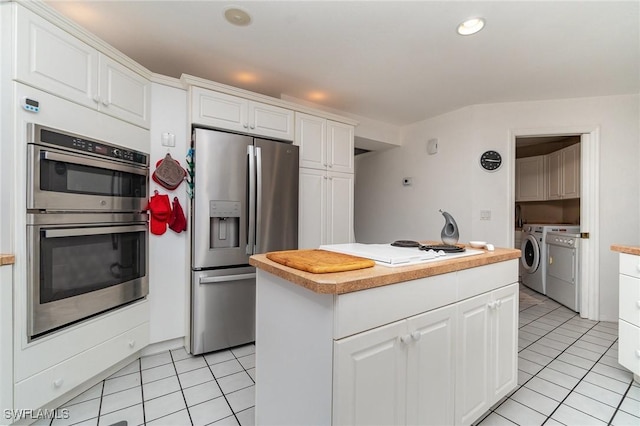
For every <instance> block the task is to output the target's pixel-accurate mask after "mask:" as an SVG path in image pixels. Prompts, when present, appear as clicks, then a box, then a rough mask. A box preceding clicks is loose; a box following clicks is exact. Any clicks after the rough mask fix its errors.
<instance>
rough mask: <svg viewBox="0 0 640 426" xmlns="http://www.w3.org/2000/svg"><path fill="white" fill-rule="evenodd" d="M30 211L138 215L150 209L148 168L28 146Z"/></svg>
mask: <svg viewBox="0 0 640 426" xmlns="http://www.w3.org/2000/svg"><path fill="white" fill-rule="evenodd" d="M27 149H28V163H27V173H28V175H27V209H29V210H48V211H61V212H63V211H87V212H91V211H96V212H99V211H105V212H136V211H143V210H145V209H146V206H147V198H148V189H147V178H148V175H149V171H148V169H147V168H146V167H135V166H130V165H127V164H124V163H119V162H117V161H110V160H102V159H99V158H95V157H91V156H89V155H78V154H75V153H71V152H67V151H65V150H61V149H57V148H50V147H44V146H39V145H34V144H29V145H28V148H27Z"/></svg>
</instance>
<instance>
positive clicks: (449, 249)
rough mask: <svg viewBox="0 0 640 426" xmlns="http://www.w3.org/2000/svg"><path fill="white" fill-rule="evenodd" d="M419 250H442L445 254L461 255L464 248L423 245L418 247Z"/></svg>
mask: <svg viewBox="0 0 640 426" xmlns="http://www.w3.org/2000/svg"><path fill="white" fill-rule="evenodd" d="M418 247H419V248H420V250H435V251H440V250H442V251H443V252H445V253H462V252H463V251H464V247H458V246H452V245H449V244H433V245H423V244H420V245H419V246H418Z"/></svg>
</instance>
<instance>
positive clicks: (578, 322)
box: [37, 286, 640, 426]
mask: <svg viewBox="0 0 640 426" xmlns="http://www.w3.org/2000/svg"><path fill="white" fill-rule="evenodd" d="M519 326H520V331H519V339H518V350H519V356H518V387H517V388H516V389H515V390H514V391H513V392H512V393H511V394H510V395H509V396H508V397H507V398H504V399H503V400H502V401H500V402H499V403H498V404H496V405H495V406H494V407H492V409H491V410H489V411H487V413H485V414H484V415H483V416H482V417H481V418H480V419H479V421H478V422H477V423H476V424H477V425H480V426H491V425H513V424H518V425H542V424H544V425H550V426H554V425H560V424H564V425H568V426H583V425H600V424H603V425H604V424H613V425H616V426H618V425H634V426H640V385H639V384H638V383H637V382H633V378H632V375H631V373H630V372H629V371H627V370H626V369H624V368H623V367H622V366H620V365H619V364H618V362H617V357H618V352H617V347H618V343H617V339H618V326H617V324H616V323H609V322H596V321H589V320H585V319H581V318H580V316H579V315H577V314H576V313H575V312H573V311H571V310H569V309H567V308H565V307H564V306H561V305H559V304H558V303H556V302H554V301H553V300H551V299H548V298H546V297H545V296H543V295H540V294H538V293H536V292H534V291H533V290H530V289H528V288H527V287H524V286H520V325H519ZM254 401H255V346H254V345H253V344H251V345H246V346H241V347H238V348H234V349H231V350H225V351H220V352H214V353H210V354H206V355H204V356H196V357H192V356H190V355H189V354H187V352H186V351H185V350H184V349H178V350H174V351H170V352H164V353H161V354H158V355H153V356H149V357H143V358H140V359H138V360H136V361H134V362H133V363H131V364H130V365H128V366H127V367H125V368H123V369H122V370H120V371H118V372H117V373H115V374H114V375H112V376H111V377H109V378H107V379H106V380H104V381H102V382H100V383H98V384H97V385H95V386H94V387H92V388H91V389H89V390H88V391H86V392H84V393H83V394H81V395H80V396H78V397H77V398H74V399H73V400H71V401H69V402H68V403H66V404H64V406H63V407H60V408H66V409H68V410H69V415H70V416H69V419H66V420H62V419H60V420H53V422H52V423H51V425H52V426H62V425H71V424H78V425H93V426H96V425H98V426H111V425H114V424H118V422H122V421H126V422H127V426H134V425H161V426H187V425H193V426H200V425H208V424H221V425H241V426H247V425H253V424H254V404H255V402H254ZM37 424H38V425H43V424H49V423H45V422H38V423H37ZM118 426H125V425H124V424H119V425H118Z"/></svg>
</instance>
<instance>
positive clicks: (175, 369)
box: [145, 349, 213, 426]
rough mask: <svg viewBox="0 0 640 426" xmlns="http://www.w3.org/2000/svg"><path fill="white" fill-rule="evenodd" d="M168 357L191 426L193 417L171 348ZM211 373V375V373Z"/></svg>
mask: <svg viewBox="0 0 640 426" xmlns="http://www.w3.org/2000/svg"><path fill="white" fill-rule="evenodd" d="M185 351H186V349H185ZM169 357H171V365H172V366H173V370H174V371H175V372H176V379H178V386H180V395H182V400H183V401H184V407H185V409H186V410H187V416H189V422H191V426H193V419H192V418H191V411H189V404H188V403H187V397H186V396H184V389H183V388H182V382H181V381H180V374H178V369H177V368H176V361H175V360H174V359H173V352H172V351H171V350H170V351H169ZM205 363H206V360H205ZM211 375H213V373H211ZM178 412H179V411H176V413H178ZM171 414H174V413H169V414H167V416H168V415H171ZM163 417H166V416H163ZM160 418H162V417H160ZM156 420H157V419H156ZM145 425H146V423H145Z"/></svg>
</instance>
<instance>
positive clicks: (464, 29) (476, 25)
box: [458, 18, 484, 35]
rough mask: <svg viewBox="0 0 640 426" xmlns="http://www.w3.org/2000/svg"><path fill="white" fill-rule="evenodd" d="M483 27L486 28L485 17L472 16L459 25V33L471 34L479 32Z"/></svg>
mask: <svg viewBox="0 0 640 426" xmlns="http://www.w3.org/2000/svg"><path fill="white" fill-rule="evenodd" d="M482 28H484V18H471V19H467V20H466V21H464V22H463V23H461V24H460V25H458V34H460V35H471V34H475V33H477V32H478V31H480V30H481V29H482Z"/></svg>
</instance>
